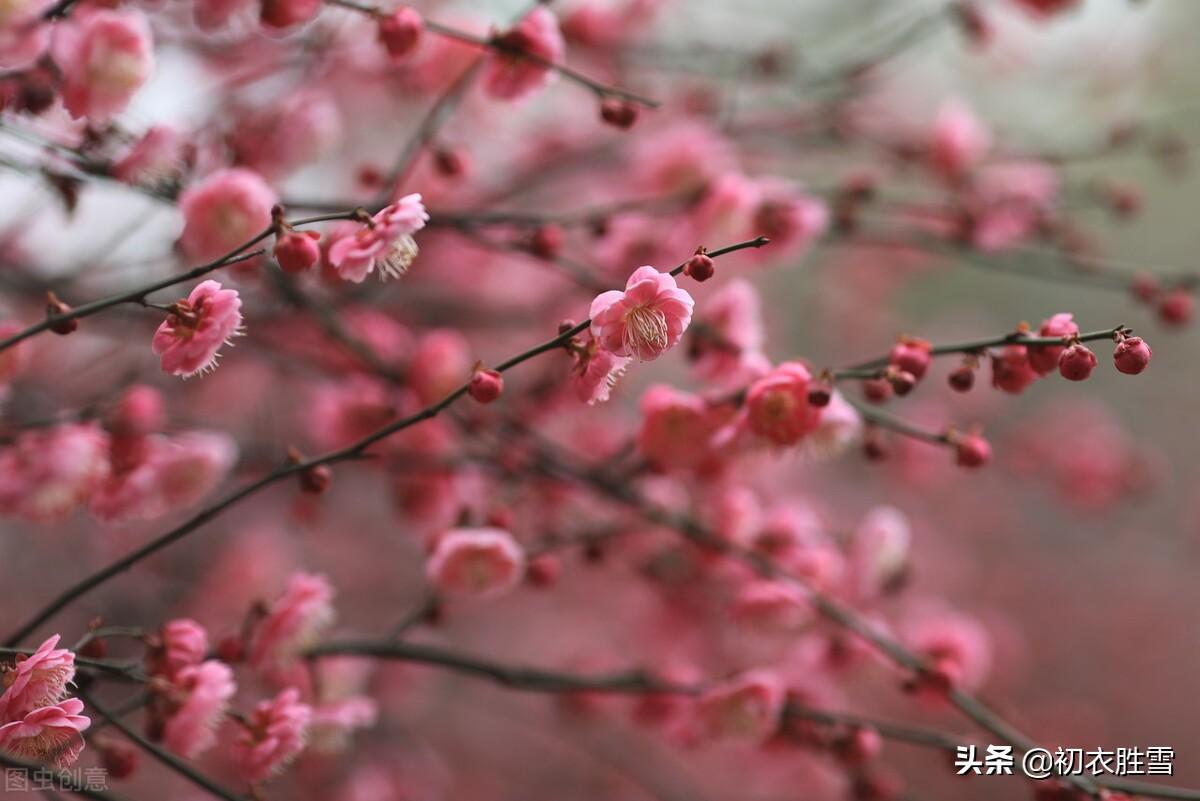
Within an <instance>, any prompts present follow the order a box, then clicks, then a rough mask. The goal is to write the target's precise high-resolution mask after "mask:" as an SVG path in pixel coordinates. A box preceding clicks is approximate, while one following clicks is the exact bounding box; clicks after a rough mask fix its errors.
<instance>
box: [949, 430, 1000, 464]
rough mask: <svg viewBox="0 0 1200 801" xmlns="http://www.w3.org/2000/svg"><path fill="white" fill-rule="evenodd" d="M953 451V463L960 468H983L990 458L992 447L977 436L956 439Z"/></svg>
mask: <svg viewBox="0 0 1200 801" xmlns="http://www.w3.org/2000/svg"><path fill="white" fill-rule="evenodd" d="M954 450H955V462H956V464H958V465H959V466H960V467H983V466H984V465H985V464H987V463H988V461H989V460H990V459H991V458H992V446H991V445H990V444H988V441H987V440H986V439H984V438H983V437H981V436H979V435H978V434H967V435H965V436H961V437H958V438H957V439H956V440H955V442H954Z"/></svg>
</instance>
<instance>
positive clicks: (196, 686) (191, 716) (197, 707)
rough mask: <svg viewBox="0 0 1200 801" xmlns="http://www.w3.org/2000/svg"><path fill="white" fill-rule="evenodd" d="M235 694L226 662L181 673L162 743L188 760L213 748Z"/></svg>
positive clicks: (174, 684) (195, 667) (216, 662)
mask: <svg viewBox="0 0 1200 801" xmlns="http://www.w3.org/2000/svg"><path fill="white" fill-rule="evenodd" d="M236 690H237V686H236V685H235V684H234V681H233V670H232V669H230V667H229V665H226V664H225V663H224V662H218V661H216V660H215V659H210V660H208V661H207V662H201V663H200V664H198V665H191V666H189V667H185V668H183V669H181V670H180V671H179V672H178V673H177V674H176V675H175V679H174V682H173V687H172V692H173V693H174V697H173V698H172V701H173V702H174V703H173V710H172V712H171V714H170V716H169V717H168V718H167V720H166V724H165V725H164V727H163V743H164V744H165V745H166V746H167V748H168V749H170V750H171V751H173V752H175V753H176V754H179V755H180V756H182V757H184V758H186V759H195V758H196V757H198V756H200V755H201V754H203V753H204V752H205V751H207V750H208V749H210V748H212V747H213V746H214V745H216V742H217V728H218V727H219V726H220V725H221V722H222V720H223V719H224V717H225V711H226V710H227V709H228V708H229V700H230V699H231V698H233V694H234V692H236Z"/></svg>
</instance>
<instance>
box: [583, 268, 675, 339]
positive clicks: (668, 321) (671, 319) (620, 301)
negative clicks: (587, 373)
mask: <svg viewBox="0 0 1200 801" xmlns="http://www.w3.org/2000/svg"><path fill="white" fill-rule="evenodd" d="M693 306H694V302H693V301H692V296H691V295H689V294H688V293H687V292H686V291H684V290H682V289H680V288H679V287H678V285H677V284H676V283H675V278H674V277H673V276H672V275H670V274H669V273H660V272H659V271H658V270H656V269H654V268H653V267H651V266H649V265H646V266H644V267H639V268H637V269H636V270H634V272H633V275H631V276H629V280H628V281H627V282H626V284H625V290H624V291H623V292H622V291H620V290H610V291H608V292H602V293H600V294H599V295H597V296H596V298H595V299H594V300H593V301H592V307H591V314H590V317H591V318H592V324H591V328H592V336H594V337H595V338H596V339H597V340H598V341H599V342H600V345H601V347H603V348H604V349H605V350H608V351H610V352H612V353H613V354H615V355H617V356H632V357H634V358H636V359H638V360H640V361H644V362H645V361H651V360H653V359H657V358H658V357H659V356H661V355H662V354H663V353H665V352H666V351H667V350H669V349H670V348H672V347H674V346H675V345H677V344H678V343H679V340H680V338H681V337H682V336H683V332H684V331H686V330H687V327H688V324H689V323H691V321H692V307H693Z"/></svg>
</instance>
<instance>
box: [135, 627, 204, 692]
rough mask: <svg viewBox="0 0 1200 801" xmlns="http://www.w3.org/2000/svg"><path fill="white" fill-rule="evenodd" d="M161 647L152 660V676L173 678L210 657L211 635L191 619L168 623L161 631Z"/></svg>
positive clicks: (159, 632) (154, 653)
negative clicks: (209, 641) (209, 637)
mask: <svg viewBox="0 0 1200 801" xmlns="http://www.w3.org/2000/svg"><path fill="white" fill-rule="evenodd" d="M158 639H159V643H158V646H157V647H156V648H155V649H154V650H153V651H152V652H151V654H150V657H149V662H150V666H149V670H150V672H151V673H153V674H157V675H162V676H166V677H167V678H173V677H174V676H175V675H176V674H178V673H179V671H181V670H183V669H184V668H188V667H192V666H193V665H198V664H200V663H201V662H203V661H204V657H205V656H207V655H208V632H207V631H205V630H204V627H203V626H201V625H200V624H199V623H197V622H196V621H194V620H192V619H191V618H186V617H181V618H176V619H175V620H168V621H167V622H166V623H164V624H163V626H162V628H161V629H159V631H158Z"/></svg>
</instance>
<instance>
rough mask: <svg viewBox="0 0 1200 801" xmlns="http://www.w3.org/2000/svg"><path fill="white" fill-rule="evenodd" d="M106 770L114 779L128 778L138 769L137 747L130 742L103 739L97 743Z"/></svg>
mask: <svg viewBox="0 0 1200 801" xmlns="http://www.w3.org/2000/svg"><path fill="white" fill-rule="evenodd" d="M96 745H97V748H99V750H100V761H101V763H102V764H103V766H104V770H105V772H106V773H107V774H108V775H109V776H111V777H112V778H114V779H128V778H129V777H130V776H132V775H133V773H134V771H136V770H137V766H138V752H137V749H136V748H134V747H133V746H132V745H129V744H128V743H122V742H116V741H113V740H107V739H105V740H102V741H101V742H99V743H97V744H96Z"/></svg>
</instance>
